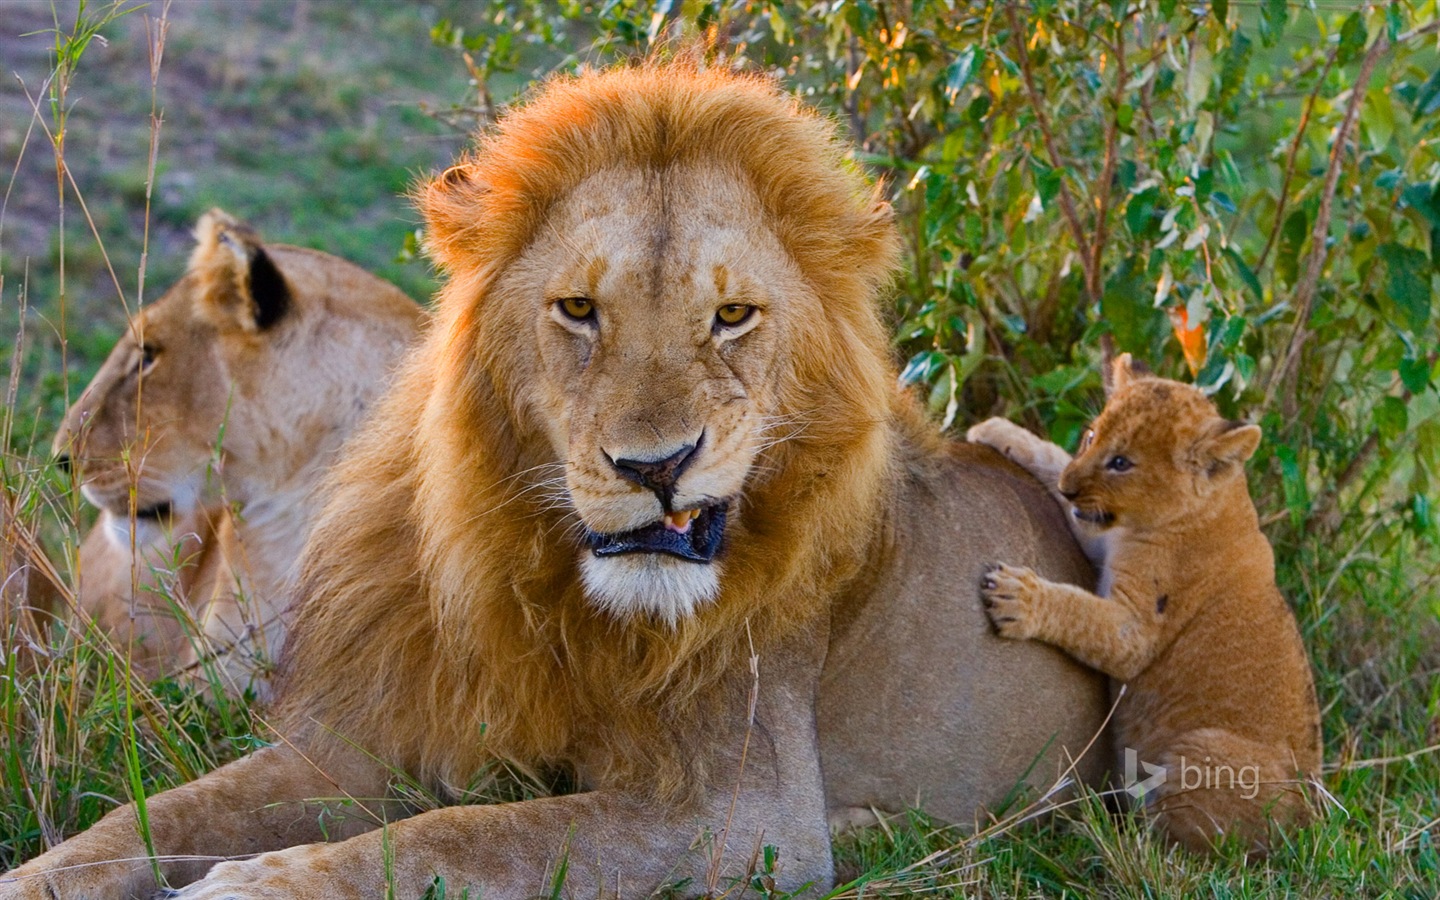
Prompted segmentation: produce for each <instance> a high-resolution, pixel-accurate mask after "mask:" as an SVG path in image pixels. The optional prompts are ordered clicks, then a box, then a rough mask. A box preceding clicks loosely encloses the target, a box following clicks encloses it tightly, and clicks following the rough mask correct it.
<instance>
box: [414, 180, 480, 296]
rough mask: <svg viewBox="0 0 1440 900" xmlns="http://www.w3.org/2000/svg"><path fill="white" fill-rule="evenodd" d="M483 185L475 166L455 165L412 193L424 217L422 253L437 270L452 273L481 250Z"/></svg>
mask: <svg viewBox="0 0 1440 900" xmlns="http://www.w3.org/2000/svg"><path fill="white" fill-rule="evenodd" d="M488 193H489V191H488V189H487V187H486V185H485V184H484V183H482V182H481V180H480V177H479V173H478V171H477V167H476V166H475V165H473V164H471V163H463V162H462V163H456V164H455V165H453V166H451V167H450V168H448V169H446V170H445V171H444V172H441V173H440V174H439V175H437V176H436V177H434V178H432V179H430V181H429V182H427V183H425V184H423V185H421V186H420V187H419V188H418V189H417V190H416V192H415V194H414V198H415V203H416V205H417V206H419V208H420V211H421V212H422V213H423V214H424V216H425V223H426V225H428V226H429V227H428V228H427V234H426V237H425V252H426V253H427V254H429V256H430V258H431V259H433V260H435V262H436V263H437V264H439V265H440V267H441V268H443V269H447V270H451V271H453V270H454V269H455V267H456V266H457V265H458V264H460V263H463V262H466V261H468V260H471V259H472V258H473V255H474V254H475V253H476V252H477V251H478V250H480V249H482V248H481V247H479V246H477V244H478V242H479V237H478V232H479V228H478V225H479V222H480V219H481V217H482V213H486V212H491V210H487V209H486V202H485V201H486V199H487V198H486V195H487V194H488Z"/></svg>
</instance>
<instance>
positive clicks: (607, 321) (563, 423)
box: [482, 168, 823, 622]
mask: <svg viewBox="0 0 1440 900" xmlns="http://www.w3.org/2000/svg"><path fill="white" fill-rule="evenodd" d="M494 290H495V294H496V296H495V298H494V299H496V300H498V301H500V302H498V303H496V304H495V306H496V307H498V308H499V309H500V310H501V312H500V313H499V314H501V315H504V316H506V317H508V321H507V322H506V323H505V325H504V330H503V333H513V334H522V333H525V332H527V331H528V332H529V333H532V334H533V335H534V339H535V344H536V345H538V347H539V358H538V359H528V358H524V357H523V356H519V355H515V356H511V357H510V358H509V359H508V360H507V362H506V363H505V364H506V365H509V366H512V367H513V368H514V369H516V370H517V371H515V372H514V373H513V374H514V376H515V380H514V381H513V382H511V383H513V384H516V385H527V388H526V390H525V395H524V396H523V397H519V398H516V397H512V402H516V403H518V404H519V405H521V406H522V410H521V411H520V418H522V419H524V420H526V421H529V422H531V423H533V424H534V427H535V428H537V429H538V430H540V431H542V432H543V433H544V435H545V437H546V438H547V439H548V442H549V444H550V446H551V448H552V449H553V452H554V456H555V458H556V459H557V460H559V461H560V463H561V464H562V466H563V482H564V491H563V502H564V503H565V504H566V505H568V506H569V507H570V508H571V509H572V510H573V512H574V514H575V515H576V516H577V517H578V519H579V527H578V529H577V531H578V532H579V536H580V540H579V542H578V543H579V544H580V550H579V553H580V560H579V563H580V569H581V574H582V577H583V581H584V584H585V588H586V590H587V593H588V594H589V595H590V597H591V599H592V600H593V601H594V602H596V603H597V604H598V605H600V606H601V607H602V608H607V609H609V610H611V611H612V612H615V613H617V614H633V613H647V614H650V615H653V616H656V617H659V618H661V619H665V620H669V621H671V622H673V621H676V620H677V619H679V618H682V617H684V616H686V615H688V614H689V613H690V612H692V611H693V610H694V609H695V608H696V607H697V606H699V605H701V604H703V603H705V602H706V601H708V600H710V599H712V598H713V597H714V596H715V595H716V593H717V592H718V589H719V583H720V582H719V579H720V569H721V568H722V566H723V565H724V560H725V555H726V547H727V543H728V542H729V540H730V538H731V537H732V536H733V535H734V534H735V533H736V532H737V531H738V530H740V529H743V527H744V523H743V519H744V508H743V505H742V503H741V497H742V494H743V493H744V491H745V490H746V488H747V482H750V481H752V479H753V480H759V479H763V478H764V477H765V471H764V466H763V464H761V465H759V466H757V459H759V458H760V457H761V455H762V454H763V452H764V451H765V449H766V447H767V444H770V443H773V442H776V441H780V440H783V439H784V438H785V437H787V436H788V435H790V434H792V433H793V431H794V430H795V429H796V428H799V427H803V425H802V424H801V423H799V422H797V421H795V418H796V417H794V416H785V415H783V413H784V412H785V409H786V402H785V401H786V392H787V389H788V390H791V391H793V387H792V386H793V384H794V382H795V378H794V375H793V372H792V366H793V365H795V364H794V363H793V362H792V360H795V359H800V358H803V357H804V356H805V354H804V353H803V352H802V351H801V350H799V349H798V348H796V347H793V346H791V342H792V340H793V338H794V337H795V336H796V334H797V333H798V332H799V331H801V330H802V329H800V328H799V327H797V323H798V322H799V321H800V320H801V318H802V317H814V316H820V315H823V310H822V308H821V305H820V303H819V301H818V299H817V298H816V297H815V296H814V294H813V292H812V291H811V290H810V288H809V287H808V286H807V284H806V282H805V281H804V279H803V278H802V277H801V275H800V273H799V271H798V270H797V268H796V267H795V265H794V264H793V262H792V261H791V260H790V258H789V257H788V256H787V255H786V254H785V252H784V251H783V249H782V247H781V246H780V244H779V242H778V241H777V239H776V238H775V236H774V235H773V234H772V233H771V232H770V231H769V230H768V229H767V227H766V225H765V223H764V218H763V216H762V214H761V210H760V207H759V203H758V201H757V199H756V197H755V195H754V193H753V191H752V190H751V189H750V188H749V187H748V185H746V184H745V183H744V182H743V181H741V180H740V179H738V178H736V177H734V176H732V175H730V174H728V173H726V172H723V171H720V170H717V169H714V168H689V169H687V168H672V169H670V170H666V171H665V172H664V173H663V174H661V173H656V172H642V171H635V170H608V171H602V172H600V173H598V174H595V175H593V176H591V177H589V178H588V179H587V180H585V181H584V182H582V183H581V184H580V185H579V187H578V188H577V189H576V190H574V191H573V192H572V193H571V194H569V195H568V196H567V197H566V198H565V199H563V200H562V201H560V202H559V203H557V204H556V206H555V208H554V209H553V210H552V211H551V213H550V215H549V216H548V218H547V224H546V225H545V226H544V227H543V229H542V231H541V233H540V234H539V235H538V236H537V238H536V239H535V240H534V241H533V242H532V243H531V245H530V247H529V249H528V250H527V251H526V252H525V253H524V254H523V255H522V257H521V258H520V259H519V260H517V262H516V263H514V264H512V265H511V266H509V267H508V268H507V269H506V270H505V272H504V273H503V274H502V275H501V276H500V277H499V279H498V280H497V283H496V285H495V288H494ZM492 333H493V332H492ZM527 343H529V342H528V341H521V342H520V344H521V345H524V344H527ZM482 352H484V349H483V348H482ZM527 369H533V371H526V370H527ZM536 385H538V390H536V389H535V387H534V386H536ZM516 393H518V391H517V392H516ZM557 475H558V473H557ZM556 481H557V482H558V481H559V478H558V477H557V478H556Z"/></svg>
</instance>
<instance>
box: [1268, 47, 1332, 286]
mask: <svg viewBox="0 0 1440 900" xmlns="http://www.w3.org/2000/svg"><path fill="white" fill-rule="evenodd" d="M1339 51H1340V48H1339V46H1338V45H1337V46H1336V47H1335V49H1333V50H1331V51H1330V55H1329V57H1327V59H1326V60H1325V70H1324V71H1322V72H1321V73H1320V77H1319V78H1318V79H1317V80H1316V82H1315V89H1314V90H1312V91H1311V92H1310V98H1309V99H1308V100H1306V101H1305V109H1304V111H1302V112H1301V113H1300V124H1299V125H1297V126H1296V127H1295V139H1294V140H1292V141H1291V142H1290V152H1289V154H1288V155H1287V156H1286V158H1285V177H1284V179H1283V180H1282V181H1281V182H1280V199H1279V202H1278V203H1277V204H1276V206H1275V222H1274V224H1272V225H1271V226H1270V236H1269V237H1267V238H1266V239H1265V249H1264V250H1261V251H1260V258H1259V259H1258V260H1257V261H1256V262H1255V271H1256V272H1257V273H1258V272H1259V271H1260V270H1261V269H1263V268H1264V267H1265V260H1266V259H1267V258H1269V256H1270V248H1271V247H1272V246H1274V244H1275V238H1276V237H1277V236H1278V235H1279V234H1280V226H1281V223H1283V222H1284V221H1285V206H1286V203H1287V201H1289V199H1290V181H1291V179H1293V178H1294V177H1295V159H1296V157H1297V156H1298V155H1299V151H1300V144H1301V142H1302V140H1303V139H1304V137H1305V126H1307V125H1309V124H1310V114H1311V113H1312V112H1314V111H1315V100H1316V98H1318V97H1319V96H1320V89H1321V88H1323V87H1324V86H1325V78H1326V76H1328V75H1329V74H1330V66H1331V65H1332V64H1333V63H1334V62H1335V56H1336V54H1337V53H1339Z"/></svg>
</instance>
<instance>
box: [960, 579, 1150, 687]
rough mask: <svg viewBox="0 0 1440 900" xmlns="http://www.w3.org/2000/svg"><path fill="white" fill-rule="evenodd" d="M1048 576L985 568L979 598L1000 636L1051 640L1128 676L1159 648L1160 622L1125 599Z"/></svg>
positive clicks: (1083, 659)
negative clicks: (1051, 578)
mask: <svg viewBox="0 0 1440 900" xmlns="http://www.w3.org/2000/svg"><path fill="white" fill-rule="evenodd" d="M1114 593H1115V594H1116V597H1114V598H1109V599H1107V598H1105V597H1099V596H1096V595H1095V594H1092V593H1090V592H1089V591H1087V590H1085V589H1084V588H1079V587H1076V586H1075V585H1072V584H1057V583H1055V582H1053V581H1047V580H1046V579H1044V578H1041V577H1040V576H1039V575H1037V574H1035V572H1033V571H1031V570H1030V569H1027V568H1023V567H1017V566H1005V565H999V566H996V567H995V568H993V569H991V570H990V571H988V572H986V573H985V577H984V579H983V580H982V582H981V585H980V600H981V602H982V603H983V604H984V605H985V611H986V613H987V614H988V615H989V616H990V621H991V622H992V623H993V624H994V625H995V629H996V631H997V632H999V634H1000V636H1001V637H1005V638H1010V639H1012V640H1037V641H1044V642H1045V643H1047V644H1053V645H1054V646H1056V647H1059V648H1060V649H1061V650H1064V651H1065V652H1066V653H1069V654H1070V655H1071V656H1073V657H1075V658H1076V659H1078V660H1079V661H1080V662H1082V663H1084V664H1085V665H1087V666H1090V667H1091V668H1094V669H1099V670H1100V671H1101V672H1104V673H1105V674H1106V675H1109V676H1110V677H1111V678H1116V679H1119V680H1121V681H1129V680H1130V679H1131V678H1134V677H1135V676H1136V675H1138V674H1139V673H1140V672H1142V671H1144V670H1145V667H1146V666H1148V665H1149V664H1150V661H1151V660H1153V659H1154V658H1155V655H1156V653H1158V652H1159V650H1160V645H1159V641H1160V627H1159V622H1158V621H1157V620H1156V618H1155V617H1154V616H1152V615H1147V614H1146V613H1145V612H1143V611H1141V610H1140V609H1138V608H1137V607H1136V606H1135V605H1134V604H1131V603H1128V602H1126V601H1125V599H1124V595H1123V591H1122V590H1120V589H1118V588H1117V590H1116V591H1115V592H1114Z"/></svg>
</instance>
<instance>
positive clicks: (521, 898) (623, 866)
mask: <svg viewBox="0 0 1440 900" xmlns="http://www.w3.org/2000/svg"><path fill="white" fill-rule="evenodd" d="M714 799H715V800H717V801H719V800H722V799H724V798H723V797H722V796H721V795H719V794H717V795H716V797H715V798H714ZM775 799H776V798H773V797H772V798H770V802H768V803H765V804H763V806H764V807H765V809H764V810H763V811H764V812H771V811H773V810H775V809H776V806H777V805H778V804H776V803H775ZM725 814H726V810H725V808H724V806H723V804H721V803H716V804H713V805H710V806H709V807H708V809H707V810H706V814H705V815H694V814H691V815H688V816H687V815H684V814H680V813H678V812H677V813H670V814H667V811H665V810H664V809H659V808H656V807H655V806H654V805H653V804H652V803H651V802H647V801H645V800H642V799H641V798H639V797H638V796H634V795H626V794H623V793H618V792H595V793H590V794H575V795H570V796H565V797H551V798H545V799H540V800H529V801H525V802H523V803H510V804H504V805H498V806H457V807H449V808H446V809H440V810H435V811H433V812H427V813H423V814H421V815H418V816H415V817H413V818H411V819H407V820H405V821H403V822H400V823H398V824H395V825H392V826H389V827H387V828H386V829H384V830H383V831H376V832H371V833H369V834H366V835H362V836H361V837H358V838H354V839H352V840H349V841H346V842H344V843H343V844H310V845H307V846H304V847H295V848H292V849H290V850H285V851H281V852H279V853H268V854H265V855H263V856H259V857H256V858H255V859H252V860H242V861H236V862H230V863H224V864H221V865H218V866H216V867H215V868H214V870H213V871H212V872H211V874H210V876H209V877H208V878H206V879H205V880H204V881H201V882H199V883H197V884H194V885H192V886H191V887H190V888H189V889H187V890H185V891H183V892H182V893H181V894H180V895H179V898H177V900H219V898H277V900H278V898H288V897H320V896H323V897H330V898H336V900H349V898H355V900H358V898H363V897H380V896H386V895H387V891H388V890H392V889H393V892H394V895H395V896H398V897H420V896H422V895H423V894H424V893H425V892H426V890H427V889H428V888H429V887H430V886H431V885H432V883H434V882H435V881H436V879H437V878H438V879H441V880H443V882H444V884H445V888H446V895H447V896H460V895H461V894H462V893H463V892H464V891H465V889H467V888H468V889H469V896H472V897H477V896H478V897H485V898H487V900H526V898H531V897H536V896H550V895H552V894H553V893H554V888H555V887H556V886H557V885H556V882H557V881H558V880H559V879H560V877H561V876H560V874H559V873H561V872H563V873H564V875H563V893H564V895H565V896H576V897H610V896H625V897H643V896H648V895H649V894H651V893H652V892H653V891H654V890H655V889H656V888H658V887H661V886H663V885H666V884H672V883H676V882H681V881H684V882H686V886H685V887H684V888H683V889H682V893H684V894H696V893H704V892H705V890H704V889H705V887H706V882H707V880H708V879H709V878H710V877H712V876H711V871H712V869H711V867H712V861H713V866H714V869H713V871H714V876H713V877H714V878H715V879H716V891H715V892H716V893H723V892H725V891H726V888H727V887H729V886H730V885H732V884H734V883H735V882H736V880H737V879H745V878H746V877H747V875H748V873H749V871H750V866H751V864H752V863H753V862H754V861H755V859H756V857H757V856H758V855H759V852H760V849H761V847H762V841H763V844H768V845H772V846H775V847H776V848H778V850H779V857H778V865H777V867H776V871H775V872H774V876H775V878H776V887H778V888H780V889H782V890H795V889H797V888H799V887H801V886H802V885H804V884H806V883H807V882H818V883H821V884H829V882H830V880H831V878H832V877H833V876H832V871H831V860H830V851H829V843H828V840H829V838H828V834H827V832H826V830H825V818H824V813H823V811H821V810H818V809H817V810H815V811H814V815H813V816H812V818H813V819H814V827H813V828H811V829H809V832H810V833H807V834H799V833H797V832H796V831H795V830H794V829H790V828H786V827H785V824H784V822H783V821H782V822H774V821H772V822H764V821H762V806H761V805H760V804H747V803H746V802H745V801H744V800H743V799H742V801H741V805H740V808H739V809H738V810H737V812H736V815H735V817H734V818H733V819H731V821H730V832H729V834H728V835H727V837H726V840H725V842H724V848H725V849H724V852H723V853H720V854H719V858H718V860H715V855H716V854H717V853H718V848H719V846H720V842H719V834H720V832H721V830H722V829H723V828H724V826H725V823H726V815H725ZM788 814H789V813H788V812H787V813H785V814H782V815H788ZM742 883H743V881H742Z"/></svg>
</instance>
